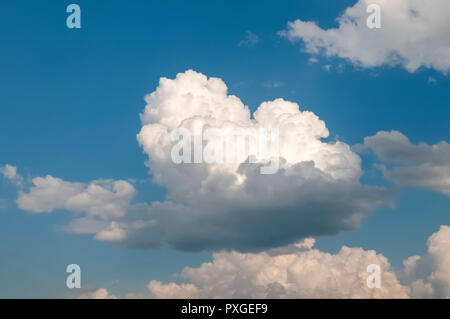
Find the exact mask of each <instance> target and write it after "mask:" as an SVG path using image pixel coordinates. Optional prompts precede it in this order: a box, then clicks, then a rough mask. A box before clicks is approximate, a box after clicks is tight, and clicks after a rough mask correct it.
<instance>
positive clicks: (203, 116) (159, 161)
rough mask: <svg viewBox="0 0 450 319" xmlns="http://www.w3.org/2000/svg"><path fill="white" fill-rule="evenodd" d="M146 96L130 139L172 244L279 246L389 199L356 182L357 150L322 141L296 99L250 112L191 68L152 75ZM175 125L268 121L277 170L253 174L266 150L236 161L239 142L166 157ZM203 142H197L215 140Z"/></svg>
mask: <svg viewBox="0 0 450 319" xmlns="http://www.w3.org/2000/svg"><path fill="white" fill-rule="evenodd" d="M146 101H147V106H146V108H145V111H144V113H143V114H142V115H141V119H142V124H143V127H142V130H141V132H140V133H139V135H138V141H139V143H140V144H141V145H142V147H143V149H144V151H145V152H146V153H147V154H148V155H149V160H148V162H147V164H148V166H149V168H150V171H151V174H153V176H154V179H155V181H156V182H157V183H159V184H161V185H163V186H164V187H166V189H167V191H168V198H167V200H166V201H165V202H162V203H153V204H152V206H151V208H150V211H151V215H152V217H153V219H154V220H155V223H156V226H155V230H157V231H158V232H159V233H161V234H162V236H163V237H164V238H165V240H166V241H167V242H169V244H170V245H172V246H174V247H176V248H179V249H185V250H199V249H238V250H252V249H264V248H269V247H275V246H282V245H286V244H289V243H292V242H294V241H297V240H299V239H301V238H305V237H308V236H316V235H323V234H333V233H337V232H339V231H341V230H347V229H353V228H355V227H357V226H358V225H359V223H360V221H361V219H362V218H363V217H364V216H365V215H367V214H368V213H369V212H371V211H372V210H373V209H374V207H376V206H377V205H379V204H380V203H383V202H387V201H389V196H388V195H387V194H386V192H385V191H384V190H382V189H378V188H369V187H364V186H361V185H360V184H359V177H360V175H361V173H362V170H361V160H360V158H359V156H358V155H357V154H355V153H354V152H352V151H351V150H350V147H349V146H348V145H347V144H345V143H342V142H339V141H336V142H323V141H322V138H326V137H328V135H329V132H328V129H327V128H326V126H325V123H324V122H323V121H322V120H320V119H319V118H318V117H317V116H316V115H315V114H313V113H312V112H309V111H302V110H300V108H299V106H298V105H297V104H296V103H292V102H288V101H285V100H283V99H277V100H274V101H270V102H264V103H262V104H261V105H260V106H259V108H258V109H257V110H256V111H255V112H254V113H253V117H251V113H250V111H249V109H248V107H247V106H245V105H244V104H243V103H242V101H241V100H240V99H239V98H237V97H236V96H233V95H229V94H228V92H227V87H226V85H225V83H224V82H223V81H222V80H221V79H218V78H208V77H206V76H205V75H203V74H201V73H197V72H194V71H191V70H189V71H186V72H184V73H180V74H178V75H177V76H176V78H175V79H167V78H162V79H161V80H160V83H159V86H158V88H157V89H156V91H154V92H153V93H151V94H150V95H148V96H147V97H146ZM177 128H186V129H189V130H190V131H191V132H192V133H193V134H194V135H195V136H199V137H201V134H202V133H203V132H204V131H205V130H206V129H210V128H216V129H236V130H238V129H260V128H265V129H271V128H277V129H278V130H279V156H280V169H279V171H278V172H277V173H276V174H272V175H264V174H260V170H259V168H260V166H261V165H263V164H262V163H263V161H264V160H267V159H269V158H270V156H272V155H274V154H272V153H270V152H269V153H267V154H262V156H260V157H258V158H257V160H258V163H255V164H250V163H244V162H245V160H246V159H247V158H248V157H249V156H250V155H251V152H250V150H249V149H248V148H246V149H245V150H244V152H241V153H239V152H238V151H237V149H238V148H237V147H231V148H230V149H227V150H225V153H226V155H230V157H231V158H237V159H238V160H237V161H236V162H233V163H227V164H223V163H221V164H217V163H210V164H207V163H204V162H203V163H197V164H186V163H181V164H175V163H174V162H173V161H172V159H171V155H172V154H171V150H172V148H173V146H174V144H175V142H174V141H173V140H172V138H171V133H172V131H173V130H174V129H177ZM195 138H196V137H194V139H195ZM203 143H204V144H205V148H206V147H207V146H210V145H214V143H216V142H215V141H214V140H206V141H204V142H203ZM232 143H233V142H231V144H232ZM233 146H236V145H233ZM264 156H266V157H264Z"/></svg>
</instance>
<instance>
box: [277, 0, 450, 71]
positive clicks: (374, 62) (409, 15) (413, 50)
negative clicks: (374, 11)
mask: <svg viewBox="0 0 450 319" xmlns="http://www.w3.org/2000/svg"><path fill="white" fill-rule="evenodd" d="M370 4H378V5H379V6H380V8H381V26H382V27H381V28H380V29H369V28H368V27H367V24H366V20H367V18H368V16H369V14H368V13H367V12H366V10H367V7H368V6H369V5H370ZM449 15H450V2H449V1H448V0H433V1H429V0H359V1H357V2H356V3H355V5H353V6H352V7H348V8H347V9H346V10H345V11H344V13H343V14H342V15H341V16H340V17H339V18H338V19H337V20H338V23H339V26H338V27H337V28H330V29H322V28H320V27H319V26H318V25H317V23H315V22H307V21H302V20H295V21H293V22H289V23H288V27H287V29H286V30H284V31H282V32H280V34H281V35H282V36H285V37H287V38H288V39H290V40H291V41H297V40H302V41H303V42H304V44H305V50H306V51H307V52H309V53H311V54H320V53H324V54H325V55H326V56H337V57H340V58H344V59H347V60H349V61H350V62H352V63H354V64H356V65H358V66H361V67H376V66H381V65H396V64H399V65H402V66H403V67H405V68H406V69H407V70H408V71H410V72H414V71H416V70H417V69H418V68H419V67H421V66H424V67H427V68H433V69H436V70H438V71H441V72H443V73H448V71H449V70H450V19H449V18H448V17H449Z"/></svg>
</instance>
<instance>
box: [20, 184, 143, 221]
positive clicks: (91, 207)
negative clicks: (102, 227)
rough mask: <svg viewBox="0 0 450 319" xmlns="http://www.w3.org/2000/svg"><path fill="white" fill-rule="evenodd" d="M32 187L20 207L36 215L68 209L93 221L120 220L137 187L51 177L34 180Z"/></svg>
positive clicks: (24, 196)
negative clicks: (93, 219)
mask: <svg viewBox="0 0 450 319" xmlns="http://www.w3.org/2000/svg"><path fill="white" fill-rule="evenodd" d="M32 184H33V186H32V187H31V188H30V190H29V192H28V193H25V192H23V191H21V192H20V193H19V197H18V199H17V205H18V206H19V208H21V209H23V210H26V211H29V212H33V213H50V212H52V211H54V210H56V209H65V210H68V211H71V212H86V213H87V215H88V216H92V217H93V216H97V217H100V218H108V217H120V216H123V215H124V213H125V211H126V209H127V208H128V206H129V202H130V200H131V199H132V198H133V197H134V195H135V189H134V187H133V185H131V184H130V183H128V182H126V181H113V180H97V181H93V182H91V183H90V184H83V183H72V182H66V181H63V180H62V179H59V178H55V177H52V176H50V175H48V176H46V177H36V178H34V179H33V181H32Z"/></svg>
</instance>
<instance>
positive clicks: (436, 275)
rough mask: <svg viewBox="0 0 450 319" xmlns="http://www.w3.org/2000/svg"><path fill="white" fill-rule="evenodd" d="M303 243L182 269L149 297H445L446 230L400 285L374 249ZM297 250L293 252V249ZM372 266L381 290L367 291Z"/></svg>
mask: <svg viewBox="0 0 450 319" xmlns="http://www.w3.org/2000/svg"><path fill="white" fill-rule="evenodd" d="M313 245H314V240H312V239H307V240H305V241H304V242H301V243H299V244H297V245H296V246H295V245H292V246H290V247H289V248H286V249H284V250H282V251H279V252H278V253H275V254H274V253H273V252H272V253H268V252H261V253H256V254H255V253H237V252H221V253H216V254H214V256H213V261H212V262H208V263H204V264H202V265H201V266H200V267H198V268H189V267H187V268H185V269H184V270H183V271H182V273H181V279H182V280H183V281H184V282H182V283H180V284H177V283H174V282H171V283H167V284H164V283H162V282H159V281H151V282H150V283H149V284H148V289H149V291H150V296H151V297H153V298H407V297H412V298H424V297H425V298H427V297H428V298H430V297H432V298H450V277H449V273H450V227H448V226H441V228H440V230H439V231H438V232H436V233H434V234H433V235H432V236H430V238H429V239H428V251H427V253H426V254H425V255H424V256H423V257H420V256H412V257H410V258H408V259H407V260H405V261H404V266H405V267H404V269H403V270H401V271H400V273H401V274H402V275H403V277H405V276H406V282H405V283H404V284H401V283H400V282H399V280H398V278H397V275H396V273H395V272H394V271H393V269H392V268H391V266H390V263H389V261H388V260H387V258H386V257H384V256H383V255H381V254H379V253H376V252H375V251H373V250H363V249H361V248H349V247H345V246H344V247H342V248H341V250H340V251H339V252H338V253H337V254H329V253H325V252H322V251H320V250H317V249H314V248H313ZM295 248H297V249H295ZM371 264H376V265H379V267H380V269H381V287H380V288H369V287H368V286H367V279H368V277H369V276H370V275H371V274H372V273H370V272H368V271H367V267H368V266H369V265H371Z"/></svg>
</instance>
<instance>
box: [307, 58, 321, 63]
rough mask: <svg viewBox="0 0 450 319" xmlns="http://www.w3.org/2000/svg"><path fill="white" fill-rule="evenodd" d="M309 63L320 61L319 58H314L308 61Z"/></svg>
mask: <svg viewBox="0 0 450 319" xmlns="http://www.w3.org/2000/svg"><path fill="white" fill-rule="evenodd" d="M308 62H309V63H317V62H319V60H318V59H317V58H314V57H312V58H309V59H308Z"/></svg>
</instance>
